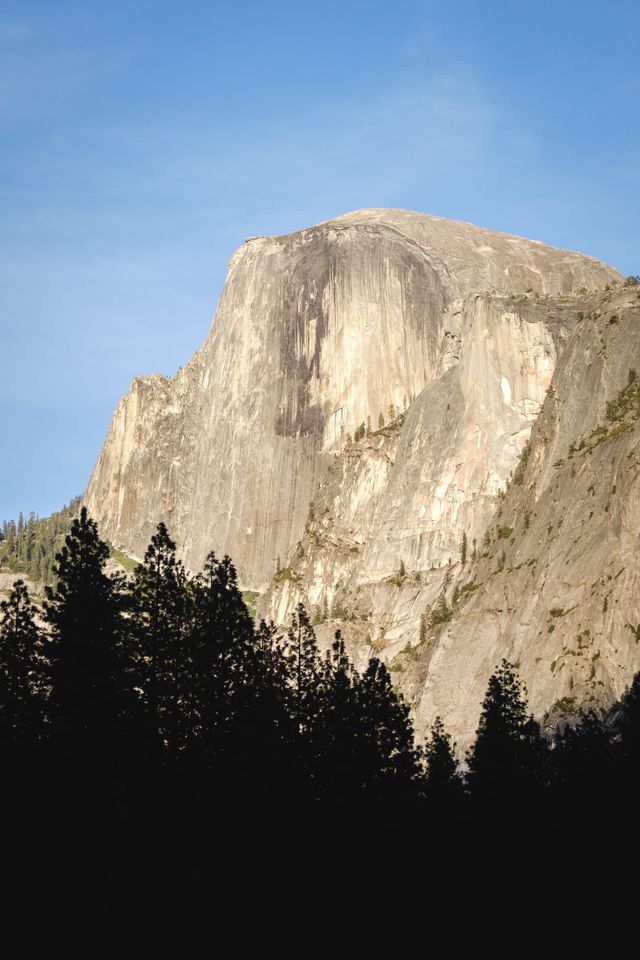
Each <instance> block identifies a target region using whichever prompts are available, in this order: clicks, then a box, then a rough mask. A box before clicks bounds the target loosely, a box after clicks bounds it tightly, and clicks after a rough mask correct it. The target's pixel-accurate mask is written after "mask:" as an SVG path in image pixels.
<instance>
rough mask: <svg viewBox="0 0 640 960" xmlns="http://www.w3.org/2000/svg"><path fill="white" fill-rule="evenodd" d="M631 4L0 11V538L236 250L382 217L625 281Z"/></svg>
mask: <svg viewBox="0 0 640 960" xmlns="http://www.w3.org/2000/svg"><path fill="white" fill-rule="evenodd" d="M639 39H640V5H638V4H637V2H635V0H633V2H631V0H611V2H609V3H607V4H606V5H605V4H603V3H597V2H589V0H587V2H582V3H578V2H573V0H567V2H564V3H557V2H556V3H553V4H552V3H550V2H548V0H540V2H536V3H533V2H521V0H504V2H495V3H491V2H485V3H477V2H475V3H473V2H467V0H462V2H458V3H456V4H455V5H451V4H445V3H444V2H438V3H435V2H419V0H396V2H394V3H391V2H379V0H366V2H365V0H354V2H349V0H342V2H340V3H338V2H336V0H325V2H323V3H322V4H312V5H309V4H306V5H305V4H300V3H292V2H280V0H272V2H271V3H270V4H265V3H258V2H254V0H246V2H244V3H243V4H231V3H226V2H225V3H222V2H189V0H183V2H181V3H177V2H173V3H168V2H162V0H156V2H153V3H152V2H136V0H127V2H124V0H111V2H109V3H108V4H107V3H104V2H102V3H97V2H91V0H85V2H82V3H74V2H69V0H59V2H57V3H55V4H54V3H52V2H51V0H47V2H40V3H38V2H31V0H20V2H14V0H4V3H3V4H2V8H1V10H0V131H1V134H0V135H1V137H2V140H1V144H2V149H1V150H0V227H1V229H0V356H1V357H2V365H1V370H2V374H1V379H0V387H1V390H2V394H1V402H0V417H1V427H2V434H1V437H2V442H1V447H0V450H1V454H0V521H1V520H2V519H5V518H6V519H10V518H15V517H17V514H18V511H19V510H23V511H24V512H25V513H26V512H28V511H30V510H35V511H36V512H37V513H39V514H40V515H45V514H47V513H50V512H51V511H52V510H54V509H57V508H58V507H60V506H62V504H63V503H64V502H67V501H68V500H69V499H70V498H71V497H72V496H74V495H75V494H77V493H80V492H82V490H83V489H84V487H85V486H86V483H87V480H88V478H89V475H90V472H91V469H92V467H93V463H94V461H95V459H96V457H97V455H98V452H99V450H100V446H101V444H102V441H103V439H104V437H105V435H106V432H107V429H108V425H109V422H110V419H111V415H112V413H113V410H114V408H115V406H116V404H117V402H118V400H119V398H120V396H121V395H122V394H123V393H125V392H126V391H127V389H128V387H129V383H130V381H131V379H132V377H134V376H137V375H140V374H147V373H155V372H160V373H165V374H167V375H173V374H174V373H175V372H176V370H177V369H178V367H179V366H181V365H183V364H184V363H185V362H186V361H187V360H188V358H189V356H190V355H191V353H192V352H193V351H194V350H195V349H196V348H197V347H198V346H200V344H201V343H202V341H203V340H204V338H205V336H206V334H207V332H208V330H209V327H210V323H211V318H212V316H213V313H214V311H215V306H216V303H217V299H218V297H219V294H220V291H221V289H222V285H223V282H224V276H225V272H226V264H227V261H228V260H229V258H230V256H231V254H232V253H233V251H234V249H235V248H236V247H237V246H238V245H239V244H240V243H241V242H242V240H243V238H244V237H245V236H247V235H260V234H279V233H286V232H290V231H292V230H296V229H301V228H303V227H305V226H309V225H311V224H313V223H316V222H318V221H320V220H326V219H329V218H330V217H333V216H336V215H338V214H341V213H345V212H347V211H349V210H354V209H357V208H359V207H403V208H406V209H412V210H420V211H423V212H425V213H432V214H436V215H438V216H443V217H451V218H455V219H462V220H467V221H471V222H473V223H477V224H479V225H481V226H485V227H488V228H491V229H495V230H505V231H508V232H510V233H516V234H519V235H522V236H527V237H532V238H534V239H538V240H544V241H545V242H547V243H550V244H552V245H556V246H561V247H567V248H570V249H576V250H581V251H583V252H585V253H589V254H591V255H592V256H595V257H598V258H600V259H602V260H605V261H607V262H609V263H611V264H613V265H614V266H616V267H617V268H618V269H619V270H620V271H621V272H622V273H623V274H629V273H634V274H639V273H640V243H639V232H640V231H639V228H638V224H639V219H640V217H639V214H640V200H639V192H640V191H639V189H638V188H639V186H640V183H639V180H640V132H639V130H640V127H639V124H638V114H639V110H638V105H639V104H640V67H639V66H638V61H639V58H638V52H637V51H638V45H639Z"/></svg>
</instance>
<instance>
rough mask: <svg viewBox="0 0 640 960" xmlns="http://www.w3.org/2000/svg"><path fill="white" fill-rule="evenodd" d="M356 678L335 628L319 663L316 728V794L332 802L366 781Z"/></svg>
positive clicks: (343, 798) (348, 797)
mask: <svg viewBox="0 0 640 960" xmlns="http://www.w3.org/2000/svg"><path fill="white" fill-rule="evenodd" d="M357 681H358V675H357V674H356V672H355V671H354V669H353V665H352V663H351V661H350V659H349V657H348V656H347V653H346V650H345V645H344V641H343V639H342V635H341V633H340V631H337V633H336V635H335V640H334V643H333V644H332V647H331V650H329V651H327V653H326V655H325V659H324V662H323V665H322V682H321V685H320V710H319V712H318V720H317V728H316V744H317V764H318V766H317V776H316V785H317V795H318V796H320V797H322V798H324V799H326V800H329V801H330V802H332V803H344V802H345V801H347V800H353V799H354V797H355V794H356V793H357V791H358V790H362V788H363V786H364V785H365V783H366V771H365V770H363V768H362V765H361V764H360V763H359V759H360V753H361V751H362V749H363V747H364V738H363V732H364V731H363V726H364V725H363V723H362V720H363V717H362V711H361V706H360V703H359V701H358V693H357Z"/></svg>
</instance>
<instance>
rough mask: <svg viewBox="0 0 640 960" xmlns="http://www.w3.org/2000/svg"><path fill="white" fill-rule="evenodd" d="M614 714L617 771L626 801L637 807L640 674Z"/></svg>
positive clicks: (639, 741) (639, 782) (639, 758)
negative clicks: (635, 804)
mask: <svg viewBox="0 0 640 960" xmlns="http://www.w3.org/2000/svg"><path fill="white" fill-rule="evenodd" d="M613 714H614V723H615V730H616V732H617V741H618V742H617V743H616V746H615V754H616V760H617V764H616V769H617V773H618V776H619V778H620V786H621V789H622V790H623V791H624V794H625V797H626V799H627V801H628V802H629V803H631V804H634V803H635V802H637V800H638V799H640V673H637V674H636V675H635V677H634V679H633V682H632V683H631V686H630V687H629V689H628V690H627V692H626V693H625V695H624V696H623V698H622V700H621V702H620V704H619V706H618V708H617V709H615V710H614V711H613Z"/></svg>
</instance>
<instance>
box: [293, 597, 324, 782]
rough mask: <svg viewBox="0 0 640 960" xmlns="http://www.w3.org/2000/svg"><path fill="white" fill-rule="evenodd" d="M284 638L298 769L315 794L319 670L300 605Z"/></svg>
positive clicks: (306, 617)
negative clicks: (286, 645)
mask: <svg viewBox="0 0 640 960" xmlns="http://www.w3.org/2000/svg"><path fill="white" fill-rule="evenodd" d="M287 638H288V654H289V664H290V676H291V684H292V691H293V695H292V707H293V722H294V727H295V731H296V740H297V751H298V769H299V772H300V775H301V776H302V778H303V781H304V782H305V783H306V785H307V789H309V790H310V791H311V794H312V795H315V794H316V792H317V782H316V781H317V770H318V744H317V735H318V719H319V715H320V709H321V703H320V694H321V676H322V671H321V661H320V656H319V653H318V644H317V641H316V634H315V631H314V629H313V627H312V625H311V620H310V619H309V615H308V613H307V611H306V610H305V607H304V605H303V604H302V603H299V604H298V605H297V607H296V610H295V613H294V614H293V615H292V617H291V625H290V627H289V630H288V633H287Z"/></svg>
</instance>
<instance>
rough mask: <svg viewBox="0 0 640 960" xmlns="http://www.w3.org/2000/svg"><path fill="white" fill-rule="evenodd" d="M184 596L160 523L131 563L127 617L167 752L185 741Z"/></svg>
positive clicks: (182, 578) (146, 697) (180, 572)
mask: <svg viewBox="0 0 640 960" xmlns="http://www.w3.org/2000/svg"><path fill="white" fill-rule="evenodd" d="M188 606H189V597H188V592H187V578H186V574H185V571H184V567H183V566H182V564H181V563H180V561H179V560H177V558H176V545H175V543H174V542H173V540H172V539H171V537H170V536H169V534H168V531H167V528H166V526H165V525H164V523H159V524H158V528H157V532H156V533H155V534H154V536H153V537H152V538H151V543H150V544H149V547H148V548H147V551H146V553H145V555H144V562H143V563H141V564H139V565H138V567H136V570H135V572H134V578H133V587H132V596H131V617H130V621H129V627H130V633H131V640H132V645H133V647H134V649H135V655H136V664H137V684H138V686H139V687H140V689H141V691H142V697H143V701H144V704H145V707H146V709H147V711H148V713H149V716H150V717H151V718H152V721H153V724H154V726H155V729H156V731H157V733H158V735H159V737H160V740H161V742H162V744H163V745H164V747H165V749H166V750H167V751H168V753H169V754H170V755H172V756H175V755H176V754H177V753H178V752H179V750H180V748H181V747H182V746H183V745H184V741H185V713H188V710H189V708H188V707H187V708H186V709H185V703H184V701H183V699H182V698H183V686H184V684H183V683H182V674H183V672H184V670H185V664H184V660H185V656H186V652H187V651H186V636H187V625H188V617H189V611H188Z"/></svg>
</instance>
